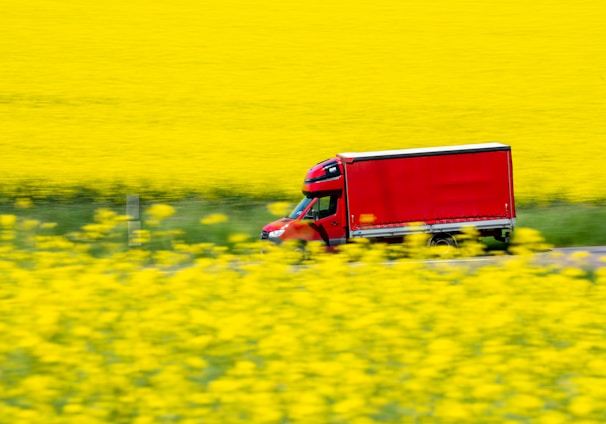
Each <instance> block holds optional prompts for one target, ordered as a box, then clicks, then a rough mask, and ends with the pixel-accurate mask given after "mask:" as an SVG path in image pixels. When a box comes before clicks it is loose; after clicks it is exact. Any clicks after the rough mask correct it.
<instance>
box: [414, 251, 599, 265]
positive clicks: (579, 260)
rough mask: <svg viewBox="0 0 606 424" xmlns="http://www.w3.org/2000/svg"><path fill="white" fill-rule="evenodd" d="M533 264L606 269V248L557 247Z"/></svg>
mask: <svg viewBox="0 0 606 424" xmlns="http://www.w3.org/2000/svg"><path fill="white" fill-rule="evenodd" d="M515 257H516V256H515V255H503V256H479V257H473V258H458V259H436V260H426V261H424V262H426V263H429V264H434V263H435V264H440V263H449V262H452V263H455V264H471V265H477V266H482V265H486V264H489V263H498V262H500V261H506V260H511V259H513V258H515ZM532 262H533V263H537V264H540V265H554V264H560V265H563V266H575V267H580V268H583V269H588V270H595V269H598V268H601V267H606V246H586V247H557V248H553V249H550V250H549V251H547V252H541V253H536V254H535V255H534V256H533V258H532Z"/></svg>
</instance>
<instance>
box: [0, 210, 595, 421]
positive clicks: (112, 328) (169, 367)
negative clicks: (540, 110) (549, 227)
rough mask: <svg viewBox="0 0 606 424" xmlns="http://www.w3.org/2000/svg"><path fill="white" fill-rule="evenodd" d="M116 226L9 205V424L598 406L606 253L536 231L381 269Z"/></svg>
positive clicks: (420, 417)
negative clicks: (468, 253) (141, 244)
mask: <svg viewBox="0 0 606 424" xmlns="http://www.w3.org/2000/svg"><path fill="white" fill-rule="evenodd" d="M153 212H154V213H155V214H156V217H157V218H158V223H157V224H158V225H159V224H160V223H161V220H162V217H166V216H167V215H170V209H169V207H165V206H162V207H159V208H156V209H155V210H154V211H153ZM124 224H125V223H124V220H123V218H122V217H119V216H117V215H116V214H115V213H112V212H111V211H107V210H105V211H104V210H101V211H99V212H98V213H97V216H96V221H95V222H94V223H92V224H89V225H86V226H85V227H84V228H83V230H82V232H81V233H79V234H75V235H68V236H50V235H45V233H46V228H45V227H47V225H44V224H43V223H40V222H36V221H33V220H28V219H17V218H16V217H14V216H12V215H0V258H1V259H0V275H1V276H2V278H1V280H0V281H1V283H0V299H1V302H0V317H1V319H0V341H1V343H0V422H1V423H10V424H13V423H15V424H16V423H24V424H30V423H41V424H42V423H43V424H54V423H57V424H58V423H78V424H84V423H89V424H93V423H111V424H130V423H134V424H144V423H145V424H147V423H188V424H189V423H191V424H194V423H199V424H201V423H217V424H224V423H237V422H241V423H276V424H278V423H305V424H308V423H343V424H345V423H360V424H369V423H413V422H422V423H504V422H511V423H530V422H532V423H546V424H547V423H549V424H554V423H563V424H564V423H569V422H583V423H596V424H597V423H600V422H604V420H606V404H605V399H606V397H605V390H606V389H605V387H606V384H605V382H606V359H605V356H604V353H605V352H606V341H605V339H604V328H605V327H606V314H605V313H604V310H603V305H604V302H605V301H606V272H604V271H605V270H606V268H602V269H600V270H598V271H596V272H595V273H593V274H590V273H588V272H586V271H584V270H583V268H582V260H583V257H582V255H578V256H577V259H578V261H579V263H578V264H577V265H575V266H563V265H562V266H559V265H551V266H538V265H535V264H533V262H532V261H531V259H530V258H531V257H530V256H528V255H526V254H524V252H530V251H531V250H533V249H535V248H536V247H537V246H538V245H539V244H540V238H537V236H536V234H534V233H533V232H532V231H529V230H525V231H520V232H518V235H520V234H522V235H524V234H526V235H525V237H526V239H522V240H518V242H517V243H516V245H515V246H516V248H517V250H516V252H517V253H518V255H516V256H511V257H504V258H502V259H503V260H502V261H499V262H496V263H495V264H493V265H489V266H481V267H478V266H476V267H473V268H470V267H467V266H465V265H464V264H462V265H460V266H451V265H445V264H434V265H431V266H430V265H427V264H426V263H424V262H423V261H420V260H415V259H399V260H396V261H393V262H391V264H390V265H389V266H386V265H385V264H384V261H385V259H386V258H387V257H389V256H390V255H391V254H393V251H389V250H388V249H387V248H386V247H384V246H380V245H373V246H365V245H363V244H352V245H347V246H345V247H344V248H343V252H342V253H340V254H321V253H320V252H315V254H314V256H313V259H312V260H310V261H306V262H305V263H304V266H294V265H290V263H292V259H293V258H292V256H291V253H289V252H288V251H286V250H282V249H274V250H270V251H268V252H267V253H266V254H264V255H260V254H258V253H250V252H254V251H258V246H257V245H254V246H253V245H247V244H242V245H240V246H239V247H238V249H240V252H241V254H240V255H234V254H233V253H228V252H225V251H221V250H220V249H217V248H215V247H213V246H210V245H205V244H198V245H185V244H183V243H180V242H178V238H175V237H173V245H172V246H173V247H172V248H171V249H170V250H161V251H153V250H148V249H145V248H141V249H132V250H127V249H125V248H124V246H123V245H120V244H117V243H115V236H116V235H118V234H120V233H122V232H124V231H125V228H124ZM158 228H160V227H158ZM152 237H170V236H167V235H166V234H164V235H161V234H160V233H159V232H157V231H152ZM253 247H254V249H253V250H251V248H253ZM405 247H406V246H405ZM408 247H414V245H411V246H408ZM246 252H249V253H246ZM354 259H361V261H356V262H351V261H352V260H354Z"/></svg>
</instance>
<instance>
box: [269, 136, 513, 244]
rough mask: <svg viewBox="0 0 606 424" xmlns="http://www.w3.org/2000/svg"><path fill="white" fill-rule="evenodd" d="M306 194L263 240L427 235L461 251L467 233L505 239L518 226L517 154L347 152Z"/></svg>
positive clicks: (310, 177) (309, 183) (313, 175)
mask: <svg viewBox="0 0 606 424" xmlns="http://www.w3.org/2000/svg"><path fill="white" fill-rule="evenodd" d="M303 194H304V195H305V197H304V199H303V200H302V201H301V203H300V204H299V205H298V206H297V208H295V210H294V211H293V213H292V214H291V215H290V216H288V217H285V218H283V219H281V220H278V221H275V222H273V223H270V224H268V225H266V226H265V227H264V228H263V232H262V234H261V238H263V239H269V240H272V241H274V242H277V243H280V242H281V241H285V240H289V239H298V240H302V241H313V240H321V241H323V242H324V243H326V245H328V246H335V245H338V244H342V243H345V242H347V241H348V240H351V239H354V238H358V237H365V238H370V239H373V240H375V241H385V242H398V241H401V240H402V238H403V237H404V236H406V235H408V234H411V233H416V232H424V233H428V234H430V238H429V239H430V244H451V245H454V244H456V235H457V234H459V233H460V232H461V231H463V230H464V229H465V228H466V227H475V228H476V229H477V230H478V231H479V232H480V236H494V237H495V238H497V239H499V240H505V239H506V238H507V237H508V235H509V233H510V232H511V231H513V229H514V226H515V204H514V193H513V172H512V159H511V148H510V147H509V146H507V145H505V144H501V143H485V144H471V145H461V146H449V147H432V148H422V149H402V150H388V151H380V152H364V153H340V154H337V156H336V157H335V158H332V159H328V160H326V161H323V162H320V163H319V164H317V165H315V166H314V167H312V168H311V169H310V170H309V171H308V172H307V175H306V177H305V181H304V183H303Z"/></svg>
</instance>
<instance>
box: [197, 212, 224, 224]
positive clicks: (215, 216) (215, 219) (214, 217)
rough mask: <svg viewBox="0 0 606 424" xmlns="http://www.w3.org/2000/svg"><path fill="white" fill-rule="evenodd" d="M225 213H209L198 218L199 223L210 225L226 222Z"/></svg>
mask: <svg viewBox="0 0 606 424" xmlns="http://www.w3.org/2000/svg"><path fill="white" fill-rule="evenodd" d="M227 220H228V218H227V215H224V214H222V213H211V214H210V215H207V216H205V217H204V218H202V219H200V223H201V224H204V225H212V224H222V223H224V222H227Z"/></svg>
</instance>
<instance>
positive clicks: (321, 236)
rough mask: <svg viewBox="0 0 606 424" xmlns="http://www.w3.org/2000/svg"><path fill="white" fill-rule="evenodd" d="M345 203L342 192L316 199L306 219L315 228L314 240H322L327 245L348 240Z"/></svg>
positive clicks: (334, 244)
mask: <svg viewBox="0 0 606 424" xmlns="http://www.w3.org/2000/svg"><path fill="white" fill-rule="evenodd" d="M344 216H345V213H344V203H343V197H342V196H341V195H340V194H332V195H327V196H323V197H318V198H316V199H314V202H313V205H312V206H311V208H310V209H309V212H308V213H307V216H306V217H305V219H306V220H310V222H309V224H308V225H309V227H310V228H311V229H312V230H313V233H312V234H313V240H322V241H324V242H325V243H326V245H327V246H336V245H339V244H343V243H345V241H346V234H345V233H346V228H345V220H344V219H343V217H344Z"/></svg>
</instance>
